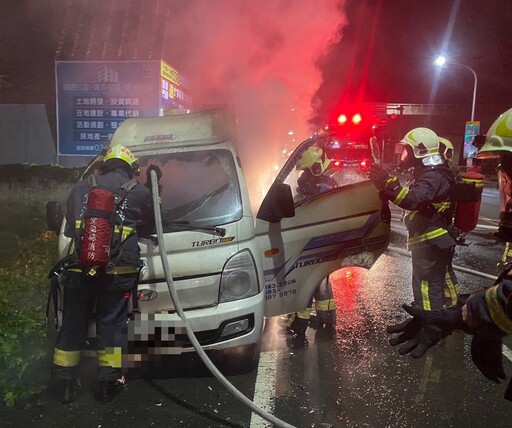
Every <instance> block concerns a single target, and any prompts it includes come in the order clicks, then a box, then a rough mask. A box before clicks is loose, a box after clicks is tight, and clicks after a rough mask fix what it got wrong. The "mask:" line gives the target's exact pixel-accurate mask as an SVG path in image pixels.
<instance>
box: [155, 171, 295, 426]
mask: <svg viewBox="0 0 512 428" xmlns="http://www.w3.org/2000/svg"><path fill="white" fill-rule="evenodd" d="M151 190H152V194H153V205H154V213H155V225H156V233H157V237H158V249H159V252H160V258H161V259H162V266H163V269H164V273H165V278H166V281H167V287H168V288H169V293H170V295H171V298H172V301H173V304H174V307H175V309H176V312H177V314H178V316H179V317H180V318H181V320H182V321H183V324H184V325H185V329H186V331H187V336H188V338H189V340H190V342H191V343H192V346H193V347H194V349H195V350H196V352H197V354H198V355H199V357H200V358H201V360H202V361H203V363H204V364H205V365H206V367H208V369H209V370H210V372H211V373H212V374H213V375H214V376H215V377H216V378H217V380H218V381H219V382H220V383H221V384H222V385H223V386H224V387H225V388H226V389H227V390H228V391H229V393H231V395H233V396H234V397H235V398H236V399H237V400H239V401H241V402H242V403H243V404H245V405H246V406H247V407H249V409H250V410H251V411H253V412H254V413H256V414H258V415H259V416H261V417H262V418H263V419H266V420H267V421H269V422H271V423H273V424H274V425H275V426H277V427H283V428H294V426H293V425H290V424H289V423H287V422H285V421H283V420H281V419H279V418H277V417H276V416H274V415H272V414H270V413H268V412H267V411H265V410H263V409H262V408H260V407H258V406H257V405H256V404H254V403H253V402H252V401H251V400H249V399H248V398H247V397H246V396H245V395H244V394H243V393H241V392H240V391H239V390H238V389H237V388H235V386H233V384H231V382H229V381H228V380H227V379H226V377H225V376H224V375H223V374H222V373H221V372H220V370H219V369H218V368H217V367H216V366H215V365H214V364H213V362H212V361H211V360H210V358H209V357H208V355H207V354H206V352H205V351H204V349H203V348H202V346H201V344H200V343H199V341H198V340H197V338H196V336H195V334H194V331H193V330H192V327H190V324H189V322H188V320H187V317H186V316H185V312H184V311H183V306H182V305H181V302H180V300H179V298H178V293H177V292H176V287H175V286H174V282H173V279H172V274H171V267H170V265H169V260H168V259H167V251H166V248H165V240H164V233H163V227H162V213H161V211H160V201H159V195H158V176H157V173H156V171H154V170H153V171H151Z"/></svg>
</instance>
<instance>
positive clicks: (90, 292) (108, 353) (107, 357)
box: [52, 272, 138, 381]
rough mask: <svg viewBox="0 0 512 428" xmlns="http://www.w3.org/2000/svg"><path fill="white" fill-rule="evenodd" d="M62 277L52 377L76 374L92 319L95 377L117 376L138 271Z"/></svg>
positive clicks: (63, 377)
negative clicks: (94, 325)
mask: <svg viewBox="0 0 512 428" xmlns="http://www.w3.org/2000/svg"><path fill="white" fill-rule="evenodd" d="M64 276H65V278H64V281H63V282H64V283H63V285H64V302H63V314H62V316H63V318H62V326H61V328H60V330H59V333H58V336H57V343H56V345H55V351H54V357H53V365H52V374H53V376H54V377H55V378H57V379H61V380H71V379H73V378H76V377H78V369H79V363H80V353H81V351H82V349H83V348H84V345H85V341H86V339H87V332H88V327H89V321H90V320H91V319H92V320H95V321H96V335H97V354H98V366H99V368H98V380H100V381H111V380H116V379H118V378H120V376H121V374H122V373H121V363H122V350H123V349H126V339H127V336H126V330H127V329H126V325H127V321H128V314H127V307H128V302H129V299H130V297H131V290H132V289H133V287H136V286H137V281H138V273H137V274H126V275H105V274H99V275H98V278H86V277H84V275H82V273H78V272H76V273H75V272H66V274H65V275H64Z"/></svg>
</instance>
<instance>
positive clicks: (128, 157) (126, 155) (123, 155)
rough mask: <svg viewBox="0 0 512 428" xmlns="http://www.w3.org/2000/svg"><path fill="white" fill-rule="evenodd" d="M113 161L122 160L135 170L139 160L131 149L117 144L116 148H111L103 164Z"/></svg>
mask: <svg viewBox="0 0 512 428" xmlns="http://www.w3.org/2000/svg"><path fill="white" fill-rule="evenodd" d="M111 159H120V160H122V161H124V162H126V163H127V164H128V165H129V166H130V167H132V168H135V167H136V166H137V164H138V162H139V160H138V159H137V158H136V157H135V156H134V155H133V153H132V152H131V150H130V149H128V148H126V147H125V146H122V145H121V144H117V145H116V146H112V147H109V149H108V150H107V152H106V153H105V157H104V158H103V162H107V161H109V160H111Z"/></svg>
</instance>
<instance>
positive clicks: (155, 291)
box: [59, 110, 390, 362]
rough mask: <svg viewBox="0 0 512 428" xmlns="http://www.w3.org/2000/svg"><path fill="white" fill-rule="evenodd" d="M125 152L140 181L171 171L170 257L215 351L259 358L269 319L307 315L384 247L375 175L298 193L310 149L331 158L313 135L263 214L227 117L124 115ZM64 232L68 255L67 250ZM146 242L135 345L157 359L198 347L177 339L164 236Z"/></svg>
mask: <svg viewBox="0 0 512 428" xmlns="http://www.w3.org/2000/svg"><path fill="white" fill-rule="evenodd" d="M116 144H122V145H125V146H127V147H129V148H130V150H131V151H132V152H133V153H134V155H135V156H136V157H138V158H139V161H140V168H141V177H145V176H146V174H145V173H146V169H147V168H148V166H149V165H151V164H155V165H158V166H159V167H160V169H161V170H162V178H161V180H160V185H161V194H160V198H161V212H162V226H163V230H164V239H165V247H166V249H167V258H168V261H169V264H170V267H171V271H172V276H173V282H174V285H175V287H176V290H177V294H178V296H179V300H180V302H181V304H182V305H183V308H184V310H185V313H186V316H187V318H188V320H189V322H190V325H191V327H192V329H193V330H194V332H195V333H196V336H197V337H198V340H199V342H200V343H201V345H202V346H203V348H204V349H205V350H206V351H211V352H217V351H219V352H222V351H233V350H235V349H236V350H239V349H243V351H244V352H243V355H245V358H246V359H247V358H249V359H250V361H253V362H255V361H257V357H258V354H259V344H260V339H261V335H262V331H263V327H264V320H265V318H266V317H273V316H277V315H281V314H286V313H290V312H294V311H297V310H302V309H304V308H305V307H306V305H307V302H308V300H309V298H310V296H311V295H312V293H313V291H314V289H315V287H316V286H317V285H318V284H319V283H320V281H321V280H322V279H323V278H325V277H326V276H327V275H328V274H329V273H331V272H333V271H335V270H337V269H340V268H341V267H344V266H362V267H365V268H370V267H371V266H372V265H373V263H374V262H375V261H376V260H377V258H378V257H379V255H380V254H381V253H382V252H383V251H384V250H385V249H386V247H387V244H388V240H389V231H390V229H389V224H388V223H387V222H386V221H385V219H384V218H383V217H382V215H381V209H382V203H381V201H380V199H379V197H378V192H377V190H376V189H375V187H374V186H373V184H372V183H371V182H370V181H369V180H367V179H366V178H361V180H359V181H356V182H350V183H345V182H343V181H342V180H338V185H337V186H336V187H335V188H334V189H330V190H326V191H325V192H320V193H319V194H317V195H316V196H315V197H311V198H299V197H298V195H297V178H298V176H299V175H300V172H299V171H297V169H296V164H297V162H298V160H299V159H300V158H301V156H302V154H303V153H304V151H306V150H307V149H308V148H309V147H311V146H317V147H322V148H323V150H325V147H326V144H328V141H327V139H326V138H325V136H322V135H315V136H312V137H311V138H309V139H308V140H306V141H304V142H303V143H302V144H301V145H299V147H297V149H296V150H295V151H294V152H293V154H291V156H290V157H289V159H288V161H287V162H286V163H285V165H284V167H283V169H282V170H281V172H280V173H279V174H278V175H277V178H276V179H275V181H274V183H273V184H272V185H271V187H270V189H269V191H268V193H267V195H266V196H265V198H264V200H263V202H262V204H261V207H260V209H259V211H258V213H257V215H256V218H255V217H254V215H253V213H252V211H251V204H250V202H249V191H248V186H247V183H246V181H245V177H244V171H243V168H242V163H241V161H240V157H239V155H238V150H237V144H238V143H237V141H236V133H235V126H234V120H233V117H232V115H231V114H229V113H227V112H226V111H224V110H208V111H203V112H198V113H190V114H183V115H175V116H165V117H159V118H140V119H139V118H138V119H127V120H125V121H124V122H123V123H122V124H121V126H120V127H119V128H118V129H117V130H116V132H115V133H114V135H113V137H112V139H111V141H110V145H116ZM100 160H101V155H100V156H98V158H97V159H95V161H93V162H91V168H92V165H94V164H95V163H96V162H97V161H100ZM269 169H270V168H269ZM86 172H87V171H86ZM64 221H65V220H64ZM64 226H65V225H64V224H62V226H61V227H60V231H59V251H60V255H61V256H62V257H63V256H64V255H66V254H67V250H68V248H69V239H68V238H66V237H65V236H64V234H63V230H64ZM139 246H140V249H141V257H142V260H143V266H142V268H141V271H140V283H139V286H138V297H139V300H138V307H139V309H138V312H137V313H134V314H133V315H132V319H131V320H130V322H129V324H131V326H132V327H131V328H129V332H130V333H129V336H130V337H129V340H131V341H132V342H134V343H137V347H138V348H140V347H141V346H148V347H150V348H152V349H151V352H150V354H157V355H158V354H177V353H183V352H191V351H193V350H194V349H193V348H192V345H191V344H190V343H189V342H188V340H186V338H185V339H184V340H183V341H181V342H180V341H176V340H174V341H172V340H169V337H170V334H173V333H174V332H176V331H177V330H176V329H177V328H179V326H180V325H181V323H180V319H179V317H178V315H177V314H176V311H175V307H174V304H173V301H172V299H171V297H170V293H169V290H168V286H167V282H166V279H165V275H164V270H163V266H162V261H161V258H160V254H159V248H158V242H157V240H156V239H155V236H150V237H148V238H141V239H140V242H139ZM173 337H174V336H173ZM156 344H157V345H156ZM236 354H237V355H240V353H236ZM233 355H234V354H233Z"/></svg>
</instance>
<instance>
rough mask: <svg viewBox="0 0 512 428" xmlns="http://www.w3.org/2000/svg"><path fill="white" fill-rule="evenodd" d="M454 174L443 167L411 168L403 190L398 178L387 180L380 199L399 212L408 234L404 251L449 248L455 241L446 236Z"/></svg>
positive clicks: (448, 226) (450, 220)
mask: <svg viewBox="0 0 512 428" xmlns="http://www.w3.org/2000/svg"><path fill="white" fill-rule="evenodd" d="M453 183H455V174H454V173H453V171H452V170H451V168H450V167H448V166H446V165H436V166H421V167H418V168H415V170H414V173H413V177H412V179H411V181H410V182H409V183H408V186H407V187H403V186H402V185H401V184H400V181H399V180H398V177H390V178H389V179H388V180H387V181H386V184H385V186H384V188H383V189H382V190H381V191H380V197H381V199H384V200H389V201H391V202H393V203H394V204H395V205H397V206H399V207H400V208H403V209H404V210H405V213H404V223H405V225H406V227H407V230H408V232H409V238H408V241H407V243H408V247H409V249H411V250H413V249H414V248H419V247H423V248H425V247H428V246H432V247H436V248H440V249H445V248H450V247H453V246H454V245H455V240H454V239H453V238H452V236H451V235H450V234H449V229H450V226H451V223H452V217H453V210H454V207H453V204H452V202H451V200H450V188H451V186H452V184H453Z"/></svg>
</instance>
